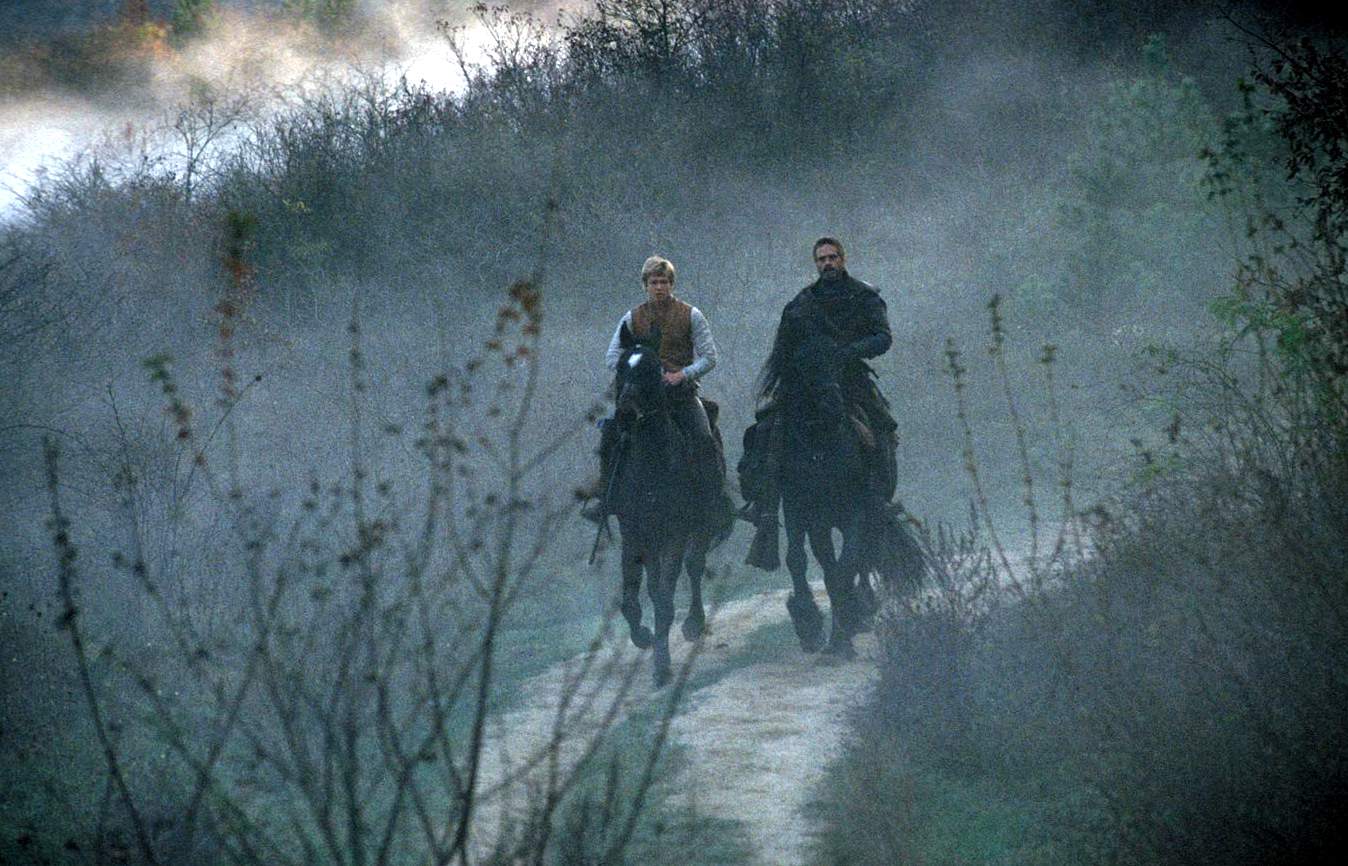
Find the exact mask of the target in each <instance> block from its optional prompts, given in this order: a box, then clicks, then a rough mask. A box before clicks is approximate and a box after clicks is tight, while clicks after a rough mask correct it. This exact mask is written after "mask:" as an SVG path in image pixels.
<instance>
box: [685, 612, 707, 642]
mask: <svg viewBox="0 0 1348 866" xmlns="http://www.w3.org/2000/svg"><path fill="white" fill-rule="evenodd" d="M706 633H707V621H706V619H705V618H703V617H700V616H699V617H692V616H690V617H688V618H687V619H685V620H684V621H683V639H684V640H686V641H695V640H697V639H698V638H700V637H702V636H703V635H704V634H706Z"/></svg>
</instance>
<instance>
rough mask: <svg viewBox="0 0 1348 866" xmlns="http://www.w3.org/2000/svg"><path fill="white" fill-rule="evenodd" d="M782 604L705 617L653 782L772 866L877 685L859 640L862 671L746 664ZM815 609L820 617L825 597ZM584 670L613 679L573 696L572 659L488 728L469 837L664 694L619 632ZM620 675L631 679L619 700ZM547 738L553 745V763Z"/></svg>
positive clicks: (757, 601) (870, 651) (800, 855)
mask: <svg viewBox="0 0 1348 866" xmlns="http://www.w3.org/2000/svg"><path fill="white" fill-rule="evenodd" d="M786 595H787V593H786V591H785V590H782V591H779V592H771V593H765V594H762V595H756V596H753V597H751V598H747V599H741V600H738V601H733V602H729V603H727V604H725V605H723V606H722V607H721V608H720V609H719V610H718V611H716V612H715V613H714V618H713V621H712V625H711V628H712V633H711V634H710V635H709V636H708V637H707V638H705V641H706V642H705V644H704V645H703V647H702V650H701V655H700V657H699V658H698V659H697V660H696V667H695V670H696V672H697V676H696V678H697V680H698V681H699V682H701V683H703V685H701V687H700V688H696V689H693V690H691V691H690V692H688V693H687V694H686V695H685V697H684V701H683V705H682V706H681V707H680V709H679V712H678V714H677V716H676V717H675V719H674V722H673V724H672V727H671V733H672V743H673V744H674V745H677V746H682V747H684V748H682V749H681V754H682V755H683V757H684V759H685V760H682V761H680V762H679V763H678V771H677V772H678V775H677V777H676V778H672V779H670V778H666V779H663V780H662V781H661V784H662V785H663V786H668V788H667V790H669V791H671V792H678V793H676V794H675V795H674V796H675V799H676V800H686V801H688V802H690V803H695V805H696V809H697V810H698V811H699V812H700V813H701V814H703V815H709V816H715V817H716V818H717V819H720V820H728V821H735V822H738V824H739V825H740V827H741V829H742V831H743V833H744V835H745V837H746V838H747V841H748V842H749V843H750V844H751V845H752V847H753V849H754V852H755V857H754V859H753V861H751V862H755V863H762V864H773V866H792V864H801V863H804V862H805V860H806V857H807V850H808V844H809V841H810V839H811V837H812V835H813V832H814V829H815V828H814V827H813V826H812V825H811V822H810V821H809V820H808V819H807V818H806V817H805V814H804V807H805V805H806V804H807V802H808V801H809V799H810V797H811V796H812V794H814V792H815V791H816V788H817V785H818V783H819V782H820V781H821V780H822V779H823V777H824V773H825V769H826V767H827V765H828V763H829V761H830V760H832V759H833V758H835V757H836V756H837V755H838V754H839V751H840V748H841V745H842V740H843V737H844V735H845V733H846V731H847V728H848V725H847V711H848V709H849V708H850V707H852V706H854V705H855V704H856V703H857V702H858V701H859V700H860V699H861V698H862V697H863V696H864V694H865V692H866V689H867V688H868V687H869V686H870V685H871V684H872V683H873V682H874V680H875V677H876V676H877V672H876V666H875V664H874V655H875V641H874V638H873V637H872V636H871V635H862V636H861V637H860V638H858V639H857V650H858V653H859V658H858V659H857V660H855V661H851V662H846V663H838V662H832V661H830V660H826V659H823V658H821V657H819V656H807V655H805V654H804V653H802V652H801V651H800V650H799V648H798V647H797V646H796V645H795V644H794V641H793V642H792V644H791V645H790V646H783V647H782V648H781V651H774V652H771V653H767V654H765V653H763V652H761V651H759V652H749V649H750V646H749V640H750V638H751V637H752V636H754V634H755V632H757V631H758V630H760V629H762V628H764V627H769V626H777V627H782V626H783V624H784V623H786V620H787V614H786V607H785V599H786ZM817 598H818V600H819V602H820V605H821V607H823V608H824V609H825V611H826V612H827V603H826V600H825V598H824V597H823V593H822V591H821V592H819V593H818V594H817ZM679 615H680V616H682V610H680V612H679ZM647 616H648V619H649V612H648V614H647ZM678 626H679V620H676V621H675V627H674V629H673V630H672V631H671V634H670V644H671V650H672V651H673V655H674V664H675V666H676V668H677V666H678V665H679V664H680V663H681V662H682V661H683V659H685V658H686V657H687V654H688V652H689V649H690V645H689V644H688V643H686V642H685V641H683V640H682V639H681V638H680V637H678V635H677V633H678ZM785 627H786V628H789V625H787V626H785ZM746 655H747V657H748V661H747V662H746V661H745V658H746ZM591 663H592V665H594V666H608V667H609V669H610V670H611V671H612V672H613V673H612V675H610V676H608V677H605V678H594V677H591V678H590V679H589V680H588V681H587V682H586V683H585V684H582V685H581V686H580V687H577V686H576V684H575V678H576V675H577V673H578V672H579V671H580V670H581V667H582V665H583V664H584V657H577V658H573V659H569V660H567V661H565V662H562V663H560V664H558V665H554V666H553V667H552V668H549V669H548V670H547V671H545V672H543V673H542V674H539V675H538V676H535V677H533V678H531V679H530V680H528V681H527V682H526V683H524V685H523V686H522V691H521V695H522V698H521V701H520V702H519V703H518V704H516V705H515V706H514V707H513V708H512V709H510V710H509V711H507V712H505V713H502V714H500V715H499V716H498V717H496V718H495V719H494V720H493V722H492V724H491V726H490V729H489V731H488V737H487V739H486V743H485V749H484V756H483V757H484V765H483V780H484V781H485V782H486V785H487V787H488V788H490V789H492V792H491V795H490V796H488V797H486V798H485V799H484V800H483V802H482V803H481V806H480V808H479V814H478V818H479V820H480V821H481V822H482V823H480V824H478V826H483V827H493V826H494V825H497V824H498V822H504V821H508V820H510V819H511V817H512V816H517V815H518V811H517V807H518V806H519V805H520V803H522V801H523V798H524V796H525V795H526V793H527V792H528V791H529V790H530V789H531V788H533V789H534V790H538V789H539V788H540V787H543V786H545V785H546V779H547V775H548V773H549V772H550V765H551V764H555V766H556V768H557V769H558V770H559V771H564V770H565V769H566V768H568V767H570V766H572V765H574V763H575V762H576V761H577V760H579V758H580V756H581V755H582V754H583V752H584V745H585V740H586V739H587V738H586V737H585V736H583V735H584V734H585V733H587V732H590V731H593V730H595V729H596V726H597V724H598V722H599V721H600V720H601V719H603V718H604V716H605V715H606V714H609V713H612V714H614V715H615V717H616V719H617V721H618V722H619V723H620V722H621V721H622V720H623V718H625V717H626V715H627V714H628V713H630V712H632V711H633V710H634V709H639V708H649V707H651V706H652V705H653V704H656V705H661V706H662V705H663V702H664V701H665V700H667V699H668V698H667V695H668V689H662V690H660V691H654V690H653V689H652V687H651V672H650V657H649V653H648V652H646V653H643V652H640V651H637V650H636V649H635V648H634V647H632V646H631V645H630V643H629V641H628V640H627V632H626V627H625V626H624V627H622V628H620V629H617V628H615V630H614V632H613V633H612V634H611V635H610V636H609V637H608V639H607V640H605V641H604V642H603V647H602V649H600V651H599V652H598V653H596V654H594V656H592V662H591ZM623 672H627V673H630V680H629V682H630V686H629V687H628V688H627V689H626V690H625V691H624V689H623V686H622V681H623V677H622V676H621V675H620V674H621V673H623ZM599 680H602V681H599ZM558 732H560V733H561V734H563V735H566V734H571V735H572V736H570V737H566V736H563V737H560V738H558V737H557V734H558ZM557 739H561V740H562V742H563V743H564V745H563V746H562V747H561V748H558V749H554V750H551V752H550V750H549V748H548V747H549V743H550V742H554V741H556V740H557ZM526 767H528V768H529V769H523V768H526ZM475 823H476V822H475ZM486 835H488V836H491V835H493V834H491V833H490V832H489V833H487V834H486Z"/></svg>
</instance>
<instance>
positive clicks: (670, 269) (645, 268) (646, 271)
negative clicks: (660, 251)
mask: <svg viewBox="0 0 1348 866" xmlns="http://www.w3.org/2000/svg"><path fill="white" fill-rule="evenodd" d="M653 274H655V275H659V276H662V277H669V281H670V282H671V283H672V282H674V263H673V262H671V261H670V260H669V259H666V258H662V257H660V256H651V257H650V258H649V259H647V260H646V264H644V265H642V266H641V284H642V285H645V284H646V281H647V280H649V279H650V278H651V276H652V275H653Z"/></svg>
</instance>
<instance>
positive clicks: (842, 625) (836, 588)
mask: <svg viewBox="0 0 1348 866" xmlns="http://www.w3.org/2000/svg"><path fill="white" fill-rule="evenodd" d="M810 549H811V550H813V551H814V558H815V559H817V560H819V565H820V566H821V567H822V568H823V569H824V588H825V589H827V590H828V603H829V608H830V609H831V611H832V615H833V624H832V627H831V628H830V629H829V634H828V646H826V647H825V648H824V652H827V653H832V654H835V655H839V656H842V657H843V658H852V657H853V656H855V655H856V650H854V649H853V648H852V620H853V612H852V604H853V603H854V602H853V600H852V598H853V597H852V587H851V575H848V574H845V573H844V572H843V570H842V563H841V562H840V561H839V560H838V559H837V557H836V556H835V554H834V550H833V530H832V527H830V526H829V525H828V524H826V523H822V522H821V523H816V524H814V525H812V526H810Z"/></svg>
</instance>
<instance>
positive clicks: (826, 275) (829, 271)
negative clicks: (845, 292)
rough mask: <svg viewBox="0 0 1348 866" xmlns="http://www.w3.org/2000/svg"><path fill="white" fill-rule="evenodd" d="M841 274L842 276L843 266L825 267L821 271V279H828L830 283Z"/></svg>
mask: <svg viewBox="0 0 1348 866" xmlns="http://www.w3.org/2000/svg"><path fill="white" fill-rule="evenodd" d="M841 276H842V268H824V269H823V270H822V271H820V272H819V278H820V279H821V280H827V281H828V282H830V283H831V282H833V281H834V280H836V279H838V277H841Z"/></svg>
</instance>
